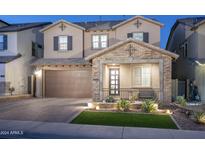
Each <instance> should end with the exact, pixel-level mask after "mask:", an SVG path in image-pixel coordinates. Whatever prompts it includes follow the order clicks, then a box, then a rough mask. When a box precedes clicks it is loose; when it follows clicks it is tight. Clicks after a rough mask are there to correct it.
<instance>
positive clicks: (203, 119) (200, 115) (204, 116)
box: [194, 112, 205, 124]
mask: <svg viewBox="0 0 205 154" xmlns="http://www.w3.org/2000/svg"><path fill="white" fill-rule="evenodd" d="M194 117H195V120H196V122H198V123H201V124H205V113H204V112H194Z"/></svg>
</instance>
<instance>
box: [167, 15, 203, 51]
mask: <svg viewBox="0 0 205 154" xmlns="http://www.w3.org/2000/svg"><path fill="white" fill-rule="evenodd" d="M203 22H205V16H199V17H189V18H181V19H177V20H176V22H175V23H174V25H173V26H172V28H171V30H170V33H169V37H168V40H167V44H166V49H167V48H168V45H169V42H170V40H171V38H172V35H173V34H174V31H175V29H176V28H177V26H178V25H179V24H182V25H186V26H189V27H190V28H191V30H192V29H193V28H194V27H196V26H199V25H200V24H203Z"/></svg>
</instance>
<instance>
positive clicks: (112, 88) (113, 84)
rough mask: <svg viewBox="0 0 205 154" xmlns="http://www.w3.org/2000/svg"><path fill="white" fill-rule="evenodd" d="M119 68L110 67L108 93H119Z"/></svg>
mask: <svg viewBox="0 0 205 154" xmlns="http://www.w3.org/2000/svg"><path fill="white" fill-rule="evenodd" d="M119 78H120V70H119V68H110V71H109V94H110V95H119V94H120V91H119V89H120V83H119V81H120V79H119Z"/></svg>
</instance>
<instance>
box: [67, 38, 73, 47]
mask: <svg viewBox="0 0 205 154" xmlns="http://www.w3.org/2000/svg"><path fill="white" fill-rule="evenodd" d="M72 48H73V37H72V36H68V50H72Z"/></svg>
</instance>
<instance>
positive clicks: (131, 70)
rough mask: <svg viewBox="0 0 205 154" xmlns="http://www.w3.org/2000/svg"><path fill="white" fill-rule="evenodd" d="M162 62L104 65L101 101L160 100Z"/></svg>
mask: <svg viewBox="0 0 205 154" xmlns="http://www.w3.org/2000/svg"><path fill="white" fill-rule="evenodd" d="M159 70H160V62H159V61H155V62H154V61H153V62H146V63H145V61H144V62H143V61H142V60H141V61H138V62H137V61H133V63H112V64H110V63H106V62H105V63H104V64H102V94H101V99H102V100H105V99H106V98H107V97H108V96H112V97H114V98H116V99H120V98H124V99H130V98H132V97H133V96H134V97H135V98H137V99H148V98H150V99H158V100H159V99H160V97H162V96H163V94H162V93H160V71H159Z"/></svg>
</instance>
